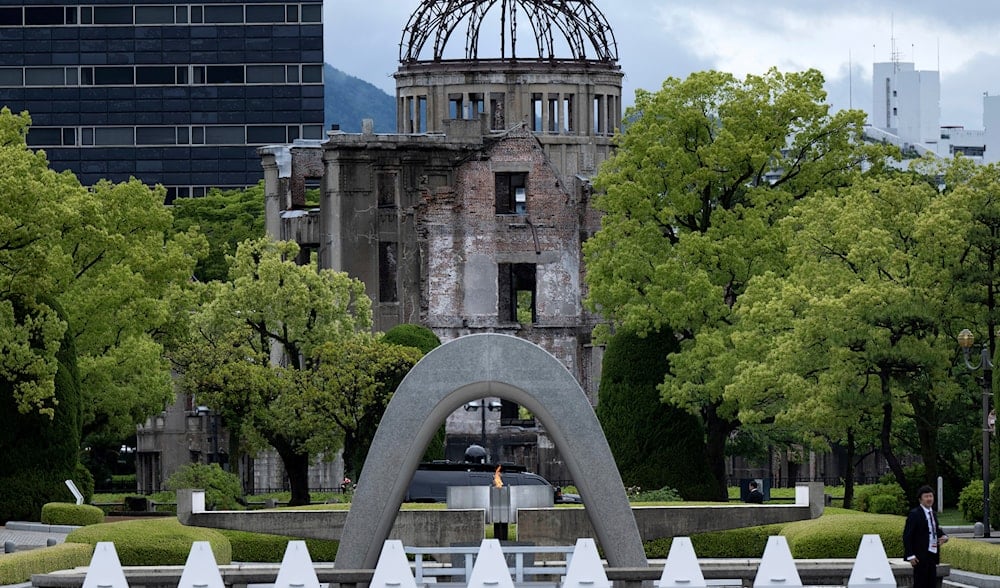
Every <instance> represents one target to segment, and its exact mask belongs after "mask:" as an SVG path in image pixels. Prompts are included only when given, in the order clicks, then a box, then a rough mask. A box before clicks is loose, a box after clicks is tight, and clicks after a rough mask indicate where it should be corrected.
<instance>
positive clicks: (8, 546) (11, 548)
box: [3, 541, 17, 553]
mask: <svg viewBox="0 0 1000 588" xmlns="http://www.w3.org/2000/svg"><path fill="white" fill-rule="evenodd" d="M15 551H17V546H16V545H14V542H13V541H4V542H3V552H4V553H14V552H15Z"/></svg>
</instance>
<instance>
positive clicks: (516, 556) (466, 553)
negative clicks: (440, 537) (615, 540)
mask: <svg viewBox="0 0 1000 588" xmlns="http://www.w3.org/2000/svg"><path fill="white" fill-rule="evenodd" d="M479 549H480V546H479V545H469V546H452V547H410V546H407V547H404V551H405V552H406V553H407V554H408V555H412V556H413V559H414V563H413V577H414V579H415V580H416V582H417V586H423V585H424V584H426V583H427V580H426V579H425V578H434V580H433V582H435V583H437V579H438V578H448V579H449V583H456V584H459V583H461V584H463V585H466V586H467V585H468V584H469V579H470V578H471V577H472V567H473V565H474V564H475V558H476V555H477V554H478V553H479ZM574 549H575V546H573V545H504V546H503V554H504V556H505V557H506V558H507V562H508V566H509V570H510V574H511V577H512V578H513V580H514V582H515V583H517V584H519V585H520V584H523V583H524V582H525V577H529V578H532V579H534V578H536V577H539V576H555V578H556V579H555V580H554V581H553V582H554V583H556V584H558V582H559V580H558V578H559V577H560V576H565V575H566V568H567V567H568V566H569V564H570V561H572V558H573V550H574ZM536 554H558V555H561V556H564V557H565V561H563V560H562V558H558V559H557V558H553V560H552V561H545V562H543V563H542V564H541V565H536V563H535V555H536ZM426 556H448V557H451V559H452V562H451V563H442V562H440V561H437V558H434V560H435V561H433V562H431V561H428V560H427V558H426ZM456 556H457V558H456ZM525 556H528V557H527V560H526V557H525ZM456 559H458V561H459V563H458V564H457V565H456V564H455V560H456ZM511 563H513V565H511Z"/></svg>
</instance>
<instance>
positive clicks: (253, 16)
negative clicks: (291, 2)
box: [247, 4, 294, 22]
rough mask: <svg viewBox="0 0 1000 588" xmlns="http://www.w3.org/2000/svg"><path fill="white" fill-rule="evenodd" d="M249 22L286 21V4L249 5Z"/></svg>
mask: <svg viewBox="0 0 1000 588" xmlns="http://www.w3.org/2000/svg"><path fill="white" fill-rule="evenodd" d="M247 22H285V5H284V4H260V5H257V6H254V5H248V6H247ZM293 22H294V21H293Z"/></svg>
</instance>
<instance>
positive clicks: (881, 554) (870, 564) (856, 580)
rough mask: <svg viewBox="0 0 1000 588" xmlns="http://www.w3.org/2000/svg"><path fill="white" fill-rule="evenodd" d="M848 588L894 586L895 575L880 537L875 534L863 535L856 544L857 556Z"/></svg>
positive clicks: (891, 587) (886, 587) (883, 587)
mask: <svg viewBox="0 0 1000 588" xmlns="http://www.w3.org/2000/svg"><path fill="white" fill-rule="evenodd" d="M847 585H848V587H849V588H856V587H857V588H860V587H862V586H863V587H864V588H895V586H896V577H895V576H894V575H893V573H892V566H890V565H889V558H888V557H886V555H885V547H883V546H882V538H881V537H879V536H878V535H877V534H872V535H865V536H863V537H862V538H861V545H859V546H858V557H857V559H855V560H854V567H853V568H852V569H851V579H850V580H848V581H847Z"/></svg>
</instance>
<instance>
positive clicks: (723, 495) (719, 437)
mask: <svg viewBox="0 0 1000 588" xmlns="http://www.w3.org/2000/svg"><path fill="white" fill-rule="evenodd" d="M717 408H718V407H716V406H714V405H713V406H710V407H709V408H708V410H707V411H706V413H705V428H706V436H707V439H706V446H705V454H706V457H707V458H708V469H709V471H710V472H711V473H712V477H713V478H715V485H716V491H715V494H716V496H715V499H716V500H719V501H723V502H728V501H729V489H728V487H727V484H726V440H727V439H728V438H729V434H730V433H732V432H733V430H734V428H735V423H733V422H732V421H727V420H725V419H722V418H720V417H719V415H718V412H717Z"/></svg>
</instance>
